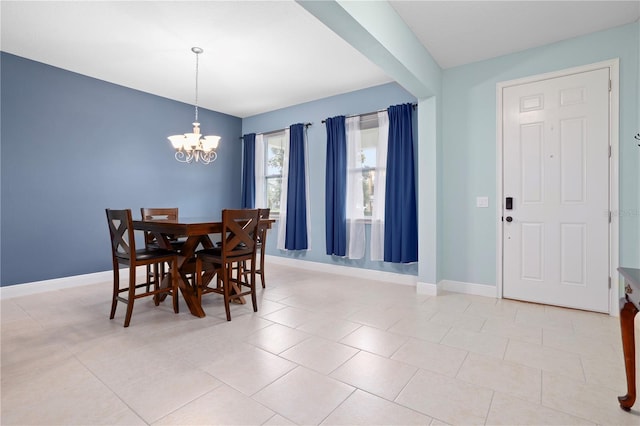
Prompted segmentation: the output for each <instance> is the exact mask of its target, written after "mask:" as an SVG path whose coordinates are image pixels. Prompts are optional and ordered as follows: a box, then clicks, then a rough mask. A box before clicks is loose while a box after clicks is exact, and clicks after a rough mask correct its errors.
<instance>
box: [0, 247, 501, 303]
mask: <svg viewBox="0 0 640 426" xmlns="http://www.w3.org/2000/svg"><path fill="white" fill-rule="evenodd" d="M266 257H267V259H268V261H269V263H273V264H277V265H284V266H289V267H292V268H299V269H306V270H310V271H318V272H328V273H333V274H339V275H346V276H350V277H357V278H365V279H369V280H376V281H384V282H388V283H394V284H401V285H410V286H415V287H416V292H417V293H418V294H425V295H428V296H437V295H439V294H441V293H442V291H451V292H454V293H463V294H472V295H476V296H484V297H493V298H495V297H497V290H496V287H494V286H490V285H483V284H474V283H466V282H461V281H450V280H442V281H440V282H439V283H438V284H433V283H426V282H419V281H418V277H417V276H415V275H406V274H398V273H395V272H387V271H378V270H374V269H363V268H354V267H349V266H343V265H333V264H329V263H320V262H311V261H308V260H299V259H291V258H288V257H282V256H273V255H267V256H266ZM145 272H146V269H145V267H144V266H139V267H138V269H137V275H138V276H139V277H144V274H145ZM120 276H122V277H123V278H125V279H126V276H127V268H122V269H120ZM112 280H113V272H112V271H111V270H109V271H103V272H95V273H92V274H84V275H76V276H71V277H63V278H56V279H52V280H45V281H36V282H31V283H24V284H16V285H10V286H5V287H0V300H2V299H10V298H13V297H20V296H27V295H30V294H36V293H44V292H47V291H55V290H61V289H65V288H72V287H80V286H84V285H91V284H98V283H104V282H106V283H109V284H110V283H111V282H112Z"/></svg>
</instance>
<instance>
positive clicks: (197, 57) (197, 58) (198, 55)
mask: <svg viewBox="0 0 640 426" xmlns="http://www.w3.org/2000/svg"><path fill="white" fill-rule="evenodd" d="M199 59H200V54H199V53H197V52H196V105H195V106H196V123H197V122H198V68H199V67H198V65H199Z"/></svg>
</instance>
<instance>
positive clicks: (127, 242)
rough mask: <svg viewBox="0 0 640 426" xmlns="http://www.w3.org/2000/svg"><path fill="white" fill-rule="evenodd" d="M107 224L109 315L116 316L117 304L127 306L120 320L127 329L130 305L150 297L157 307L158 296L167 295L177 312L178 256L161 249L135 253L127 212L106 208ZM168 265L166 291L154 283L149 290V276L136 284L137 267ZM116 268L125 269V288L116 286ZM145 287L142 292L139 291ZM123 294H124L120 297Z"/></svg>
mask: <svg viewBox="0 0 640 426" xmlns="http://www.w3.org/2000/svg"><path fill="white" fill-rule="evenodd" d="M106 213H107V222H108V224H109V235H110V237H111V257H112V262H113V296H112V300H111V316H110V317H109V319H113V318H114V316H115V314H116V307H117V304H118V302H119V301H120V302H123V303H125V304H126V305H127V312H126V315H125V318H124V326H125V327H129V323H130V322H131V314H132V313H133V303H134V301H135V300H136V299H139V298H141V297H147V296H153V297H154V302H155V304H156V306H158V305H159V304H160V299H159V297H158V296H159V295H160V294H163V293H170V294H171V295H172V296H173V311H174V312H175V313H176V314H177V313H178V256H177V254H176V253H175V252H174V251H171V250H165V249H161V248H156V249H147V248H145V249H143V250H136V241H135V233H134V229H133V219H132V217H131V210H130V209H126V210H111V209H106ZM165 263H167V264H169V273H170V274H171V285H170V286H168V287H166V288H161V287H160V282H159V281H158V280H155V282H154V283H153V289H152V290H151V289H150V288H149V277H148V276H147V277H146V280H145V282H144V283H140V284H137V281H136V267H137V266H138V265H159V264H161V265H164V264H165ZM120 265H126V266H128V267H129V283H128V285H127V286H122V287H121V286H120ZM143 287H146V290H145V291H144V292H141V293H140V292H138V290H139V289H141V288H143ZM123 293H126V296H125V295H122V294H123Z"/></svg>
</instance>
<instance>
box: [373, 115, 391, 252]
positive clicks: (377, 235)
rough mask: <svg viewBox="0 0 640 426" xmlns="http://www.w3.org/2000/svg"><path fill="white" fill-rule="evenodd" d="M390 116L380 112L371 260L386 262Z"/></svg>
mask: <svg viewBox="0 0 640 426" xmlns="http://www.w3.org/2000/svg"><path fill="white" fill-rule="evenodd" d="M388 140H389V114H388V113H387V111H380V112H378V146H377V150H376V182H375V187H374V188H375V192H374V198H373V209H372V213H371V249H370V257H371V260H384V203H385V201H384V200H385V193H386V180H387V173H386V170H387V144H388Z"/></svg>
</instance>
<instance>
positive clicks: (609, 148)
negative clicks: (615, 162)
mask: <svg viewBox="0 0 640 426" xmlns="http://www.w3.org/2000/svg"><path fill="white" fill-rule="evenodd" d="M609 158H611V145H609Z"/></svg>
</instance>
